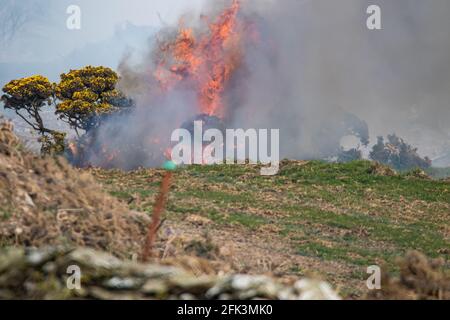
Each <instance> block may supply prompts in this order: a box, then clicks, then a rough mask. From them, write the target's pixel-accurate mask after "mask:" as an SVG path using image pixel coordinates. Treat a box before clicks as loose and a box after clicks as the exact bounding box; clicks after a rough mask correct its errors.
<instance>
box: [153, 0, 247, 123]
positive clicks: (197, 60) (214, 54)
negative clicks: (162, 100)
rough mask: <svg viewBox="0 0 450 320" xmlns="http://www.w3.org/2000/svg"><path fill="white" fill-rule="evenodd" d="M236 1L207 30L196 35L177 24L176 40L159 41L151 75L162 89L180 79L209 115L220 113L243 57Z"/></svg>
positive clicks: (203, 110)
mask: <svg viewBox="0 0 450 320" xmlns="http://www.w3.org/2000/svg"><path fill="white" fill-rule="evenodd" d="M239 9H240V2H239V0H233V2H232V4H231V6H230V7H228V8H226V9H225V10H224V11H223V12H222V13H221V14H220V15H219V17H217V18H216V20H215V21H214V22H212V23H210V24H209V28H208V31H207V32H205V33H203V34H200V35H195V34H194V30H193V29H189V28H184V27H182V26H181V27H180V29H179V31H178V35H177V37H176V39H175V40H173V41H169V42H168V43H165V44H160V47H159V49H160V52H161V55H160V59H159V61H158V63H157V69H156V71H155V73H154V76H155V77H156V79H157V80H158V81H159V84H160V86H161V88H162V89H163V90H168V89H170V88H171V87H173V86H175V85H177V83H179V82H181V81H183V80H191V82H189V84H190V85H191V86H192V87H193V89H195V90H196V92H197V94H198V103H199V108H200V111H201V112H202V113H205V114H208V115H210V116H212V115H214V116H218V117H221V116H223V109H224V107H225V106H224V101H223V93H224V90H225V88H226V85H227V83H228V82H229V80H230V78H231V76H232V74H233V72H234V71H235V70H236V68H237V67H238V66H239V64H240V61H241V59H242V56H241V53H240V50H239V47H240V40H241V38H240V35H239V32H238V27H239V23H238V21H237V15H238V12H239Z"/></svg>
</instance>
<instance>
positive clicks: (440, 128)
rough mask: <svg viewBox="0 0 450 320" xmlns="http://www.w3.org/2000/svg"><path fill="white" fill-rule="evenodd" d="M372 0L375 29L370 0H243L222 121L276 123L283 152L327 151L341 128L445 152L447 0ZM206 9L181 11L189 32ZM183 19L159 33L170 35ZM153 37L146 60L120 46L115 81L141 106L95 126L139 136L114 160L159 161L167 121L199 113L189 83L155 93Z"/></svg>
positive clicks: (109, 140) (449, 62) (449, 66)
mask: <svg viewBox="0 0 450 320" xmlns="http://www.w3.org/2000/svg"><path fill="white" fill-rule="evenodd" d="M230 3H231V1H212V2H211V4H210V7H207V8H205V9H204V14H205V16H206V17H208V19H213V18H214V17H216V16H218V15H220V13H221V12H223V10H224V8H227V7H229V6H230ZM377 3H378V5H379V6H380V7H381V10H382V30H375V31H372V30H368V29H367V27H366V19H367V17H368V15H367V14H366V9H367V7H368V6H369V5H370V4H373V3H372V2H370V1H360V0H345V1H329V0H327V1H325V0H314V1H307V0H305V1H301V0H282V1H271V0H247V1H244V0H242V1H241V3H240V4H241V7H240V10H239V13H238V20H239V21H240V22H241V23H242V25H244V26H245V27H246V29H245V30H246V31H245V32H246V34H242V39H241V41H240V43H239V49H240V53H241V54H242V61H241V63H240V64H239V68H236V70H234V72H233V74H232V75H231V77H230V79H229V81H227V82H226V85H225V88H224V91H223V94H222V95H221V96H222V99H223V101H224V108H225V109H226V110H225V112H224V113H223V121H224V122H225V123H226V126H227V127H228V128H244V129H245V128H279V129H280V134H281V141H280V144H281V146H280V147H281V156H282V157H289V158H298V159H309V158H322V157H327V156H331V155H333V154H334V153H335V152H336V150H338V149H339V147H340V145H339V144H340V142H341V138H343V137H345V136H348V135H356V136H357V137H358V140H357V141H358V143H359V144H361V145H363V144H364V143H365V142H367V141H366V140H367V139H368V138H369V137H370V140H371V143H375V142H376V136H377V135H387V134H390V133H396V134H398V135H400V136H402V137H403V138H405V139H406V140H407V141H408V142H409V143H411V144H413V145H416V146H418V147H419V152H420V153H421V154H423V155H428V156H430V157H431V158H433V157H435V156H437V155H439V154H440V153H442V152H443V151H444V150H446V149H447V150H448V148H450V142H449V141H450V139H449V138H450V126H449V125H448V122H449V120H450V107H449V104H448V102H449V101H450V99H449V98H450V90H449V88H450V38H448V31H449V30H450V19H448V15H450V2H448V1H446V0H435V1H433V2H432V3H425V2H423V1H420V0H408V1H406V0H402V1H388V0H379V1H377ZM208 19H204V17H198V16H193V15H189V14H186V15H185V16H183V17H182V20H181V21H182V25H183V26H186V27H187V26H188V27H191V28H192V29H193V30H194V33H195V32H205V30H207V28H208V26H207V24H208V22H207V21H210V20H208ZM179 28H180V26H179V25H177V26H173V27H167V29H165V30H162V31H161V32H160V35H159V36H158V37H159V38H162V39H166V38H173V37H176V34H177V32H178V31H179ZM253 31H254V33H253ZM253 40H254V41H253ZM149 43H151V45H150V48H149V49H148V55H147V56H146V58H145V59H144V60H143V61H140V62H138V63H136V62H135V61H134V62H131V61H132V59H130V57H129V56H127V57H126V58H124V60H123V61H122V63H121V64H120V67H119V72H120V74H121V76H122V80H121V83H120V89H122V90H123V91H124V92H125V93H126V94H128V95H129V96H131V97H132V98H134V99H135V101H136V105H137V107H136V110H135V111H134V113H133V114H131V115H129V116H127V118H119V119H115V120H112V121H110V123H108V124H107V125H106V126H104V127H103V128H102V130H101V133H100V135H99V137H100V138H101V139H102V140H101V141H102V143H105V144H111V145H114V146H115V147H118V146H120V145H122V144H124V145H129V144H130V143H137V144H139V145H142V146H144V147H145V152H144V153H143V154H142V155H141V156H140V157H139V158H137V157H136V155H135V154H133V152H130V153H128V154H127V155H126V157H128V158H129V161H128V160H127V159H125V160H124V159H122V160H121V161H122V162H123V163H133V164H134V165H136V164H137V165H155V164H157V163H155V160H154V159H155V158H154V155H155V154H157V153H161V149H164V148H165V147H166V146H167V145H168V144H169V139H170V132H171V130H173V129H175V128H177V127H179V126H180V125H181V124H182V123H183V122H184V121H186V120H189V119H192V118H194V117H195V116H196V115H197V114H199V113H201V109H200V108H199V105H198V99H197V92H195V90H193V89H192V87H191V88H190V87H187V86H184V87H183V86H179V87H176V88H173V90H171V91H170V92H168V94H166V95H161V94H157V93H155V91H156V90H158V83H157V82H155V79H154V77H153V76H152V75H153V74H154V72H155V70H156V69H157V68H158V65H157V64H155V61H157V60H155V54H157V52H158V50H159V48H158V41H155V40H154V39H153V40H152V41H149ZM366 124H367V126H366ZM112 132H113V133H114V134H112ZM155 139H158V140H161V141H162V142H161V141H160V142H159V143H155ZM122 157H123V156H122ZM136 159H139V160H138V161H137V160H136Z"/></svg>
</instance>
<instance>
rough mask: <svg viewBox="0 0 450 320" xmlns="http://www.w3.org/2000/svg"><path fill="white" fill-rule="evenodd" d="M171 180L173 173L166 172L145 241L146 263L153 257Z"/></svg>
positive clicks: (144, 257)
mask: <svg viewBox="0 0 450 320" xmlns="http://www.w3.org/2000/svg"><path fill="white" fill-rule="evenodd" d="M171 180H172V172H171V171H166V173H165V174H164V177H163V180H162V183H161V188H160V190H159V194H158V197H157V198H156V203H155V206H154V207H153V214H152V223H151V224H150V227H149V229H148V233H147V239H146V241H145V246H144V251H143V253H142V260H143V261H144V262H147V261H148V259H149V258H150V257H152V256H153V246H154V244H155V240H156V234H157V232H158V229H159V226H160V224H161V222H160V221H161V214H162V212H163V210H164V207H165V205H166V201H167V195H168V193H169V189H170V183H171Z"/></svg>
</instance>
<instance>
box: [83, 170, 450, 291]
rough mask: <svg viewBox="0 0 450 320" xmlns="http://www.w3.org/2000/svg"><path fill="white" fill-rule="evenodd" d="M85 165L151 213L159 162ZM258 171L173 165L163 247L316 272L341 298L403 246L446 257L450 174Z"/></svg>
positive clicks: (222, 261)
mask: <svg viewBox="0 0 450 320" xmlns="http://www.w3.org/2000/svg"><path fill="white" fill-rule="evenodd" d="M91 171H92V173H93V175H94V176H95V178H96V179H97V180H98V181H99V182H101V183H102V184H103V185H104V187H105V189H106V190H107V191H108V192H109V193H110V194H111V195H113V196H114V197H116V198H118V199H120V200H122V201H123V202H125V203H127V204H128V205H129V206H130V207H131V208H132V209H137V210H139V211H145V212H149V213H150V212H151V211H152V205H153V203H154V199H155V197H156V194H157V192H158V188H159V184H160V181H161V178H162V174H163V172H162V171H161V170H152V169H142V170H137V171H133V172H128V173H126V172H122V171H118V170H114V171H105V170H99V169H91ZM258 173H259V171H258V168H257V167H256V166H238V165H235V166H191V167H187V168H182V169H178V170H177V171H176V172H175V174H174V181H173V183H172V188H171V193H170V196H169V201H168V205H167V211H166V213H165V218H166V219H167V220H166V221H164V224H163V226H162V228H161V232H160V244H159V245H160V249H161V254H162V255H163V256H165V257H170V256H171V255H173V256H175V255H176V254H177V252H179V251H183V252H191V253H193V254H195V255H198V256H201V257H205V258H207V259H209V260H210V261H212V262H214V263H216V265H218V266H220V269H231V270H233V271H237V272H250V273H265V272H266V273H272V274H275V275H277V276H281V277H285V278H286V279H289V278H292V277H298V276H303V275H309V274H311V273H313V274H315V275H318V276H320V277H321V278H323V279H325V280H327V281H329V282H331V283H332V284H334V285H335V286H336V287H337V288H338V291H339V292H340V293H341V294H342V295H343V296H345V297H359V296H361V295H363V294H364V293H365V292H366V290H367V289H366V288H365V279H367V277H368V276H367V274H366V268H367V266H369V265H373V264H378V265H382V266H386V269H383V270H390V271H394V273H395V272H397V271H398V269H397V267H396V264H395V263H396V258H397V257H399V256H403V255H404V254H405V253H406V252H407V251H408V250H411V249H415V250H419V251H422V252H424V253H425V254H427V255H428V256H430V257H432V258H437V257H441V258H443V259H444V261H448V260H449V255H450V249H449V248H450V223H449V222H450V183H449V182H445V181H436V180H431V179H429V178H427V177H426V176H423V175H421V174H418V173H417V172H412V173H409V174H401V175H398V174H395V173H394V172H392V171H391V170H389V169H387V168H385V167H382V166H379V165H374V164H372V163H370V162H367V161H360V162H353V163H349V164H329V163H323V162H318V161H313V162H301V161H285V162H283V165H282V167H281V170H280V173H279V175H277V176H274V177H262V176H260V175H259V174H258ZM446 267H448V265H447V266H446Z"/></svg>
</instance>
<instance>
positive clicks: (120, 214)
mask: <svg viewBox="0 0 450 320" xmlns="http://www.w3.org/2000/svg"><path fill="white" fill-rule="evenodd" d="M12 130H13V127H12V125H11V124H9V123H1V124H0V219H1V224H0V243H2V244H14V245H25V246H36V247H38V246H42V245H58V244H73V245H80V246H88V247H92V248H96V249H103V250H107V251H110V252H113V253H114V254H115V255H118V256H128V255H129V254H130V252H136V251H138V250H139V248H140V246H141V245H142V240H143V239H144V235H145V226H146V224H147V222H148V219H147V217H146V216H145V215H141V214H139V213H134V212H130V210H129V209H128V208H127V207H126V206H125V205H123V204H121V203H120V202H119V201H117V200H116V199H114V198H112V197H110V196H109V195H107V194H105V193H104V192H103V191H102V188H101V187H100V186H99V185H98V184H97V183H96V182H95V181H94V179H93V178H92V177H91V175H89V174H88V173H86V172H82V171H79V170H76V169H74V168H73V167H71V166H70V165H69V164H68V163H67V161H66V160H64V159H62V158H50V157H49V158H42V157H39V156H36V155H34V154H32V153H30V152H27V151H25V150H22V147H21V144H20V141H19V140H18V138H17V137H16V136H15V135H14V134H13V131H12Z"/></svg>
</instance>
